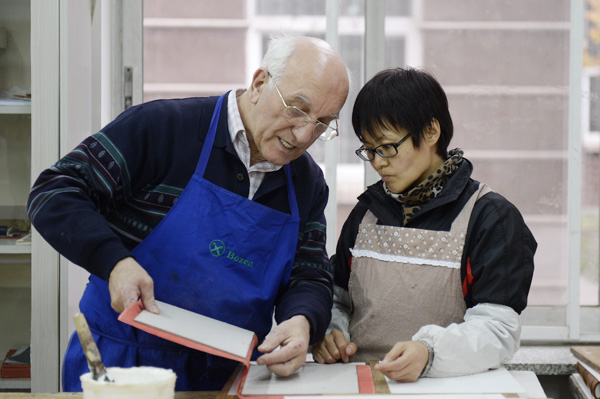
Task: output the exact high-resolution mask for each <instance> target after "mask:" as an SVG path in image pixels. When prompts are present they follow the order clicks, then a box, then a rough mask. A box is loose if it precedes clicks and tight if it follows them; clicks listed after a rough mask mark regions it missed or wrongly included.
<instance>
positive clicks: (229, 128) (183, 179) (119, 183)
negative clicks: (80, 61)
mask: <svg viewBox="0 0 600 399" xmlns="http://www.w3.org/2000/svg"><path fill="white" fill-rule="evenodd" d="M348 86H349V78H348V72H347V69H346V67H345V65H344V63H343V61H342V59H341V57H340V56H339V54H337V53H336V52H335V51H334V50H333V49H332V48H331V47H330V46H329V45H328V44H327V43H325V42H323V41H321V40H318V39H315V38H310V37H300V36H293V37H278V38H274V39H273V40H272V41H271V42H270V44H269V48H268V51H267V53H266V55H265V57H264V59H263V62H262V65H261V67H260V68H259V69H258V70H256V72H255V73H254V75H253V77H252V83H251V85H250V87H249V88H248V89H247V90H238V91H231V92H229V93H226V94H224V95H222V96H220V97H209V98H187V99H178V100H159V101H154V102H150V103H146V104H142V105H139V106H136V107H133V108H131V109H129V110H127V111H126V112H124V113H123V114H121V115H120V116H119V117H117V118H116V119H115V120H114V121H113V122H111V123H110V124H108V125H107V126H106V127H105V128H103V129H102V130H101V131H100V132H98V133H96V134H94V135H92V136H90V137H89V138H87V139H86V140H84V141H83V142H82V143H81V144H80V145H79V146H78V147H77V148H75V149H74V150H73V151H72V152H71V153H69V154H68V155H66V156H65V157H64V158H62V159H61V160H59V161H58V162H57V163H56V164H55V165H53V166H52V167H50V168H49V169H47V170H46V171H44V172H43V173H42V174H41V175H40V177H39V178H38V180H37V181H36V183H35V184H34V187H33V188H32V191H31V194H30V198H29V204H28V212H29V216H30V219H31V221H32V223H33V225H34V226H35V227H36V229H37V230H38V231H39V232H40V233H41V234H42V235H43V237H44V238H45V239H46V240H47V241H48V242H49V243H50V244H51V245H52V246H53V247H54V248H55V249H56V250H57V251H58V252H60V253H61V254H63V255H64V256H65V257H67V258H68V259H70V260H71V261H72V262H74V263H76V264H78V265H80V266H82V267H83V268H85V269H86V270H88V271H89V272H90V273H91V276H90V282H89V284H88V285H87V287H86V290H85V292H84V295H83V297H82V299H81V302H80V310H81V312H83V313H84V314H85V315H86V318H87V319H88V323H89V324H90V328H91V329H92V332H93V334H94V337H95V339H96V341H97V342H98V346H99V349H100V352H101V353H102V356H103V360H104V362H105V363H106V365H107V366H120V367H130V366H140V365H147V366H158V367H167V368H171V369H173V370H174V371H175V372H176V373H177V385H176V389H177V390H207V389H219V388H220V387H221V386H222V385H223V384H224V382H225V381H226V380H227V378H228V377H229V375H230V374H231V372H232V371H233V370H234V368H235V367H236V364H235V363H234V362H232V361H230V360H227V359H222V358H216V357H211V356H210V355H208V354H205V353H202V352H198V351H193V350H190V349H188V348H185V347H182V346H179V345H176V344H174V343H171V342H168V341H165V340H162V339H160V338H158V337H155V336H152V335H150V334H146V333H144V332H142V331H139V330H135V329H134V328H132V327H130V326H128V325H125V324H124V323H121V322H119V321H117V317H118V313H119V312H122V311H123V310H124V309H125V308H126V307H127V306H129V305H130V304H132V303H133V302H134V301H136V300H137V299H138V298H141V300H142V302H143V304H144V306H145V308H146V309H147V310H149V311H151V312H155V313H158V312H159V311H160V309H158V307H157V306H156V303H155V298H156V299H158V300H161V301H164V302H167V303H170V304H173V305H176V306H180V307H183V308H185V309H188V310H191V311H194V312H197V313H201V314H204V315H207V316H210V317H214V318H216V319H219V320H222V321H226V322H228V323H231V324H235V325H237V326H240V327H243V328H247V329H250V330H253V331H254V332H256V334H257V335H258V337H259V340H263V339H264V340H263V341H262V343H261V345H260V346H259V347H258V350H259V351H260V352H263V355H262V356H260V357H258V355H259V354H258V353H255V356H254V358H256V357H258V359H257V362H258V363H259V364H264V365H267V366H268V367H269V369H270V370H271V371H273V372H275V373H277V374H279V375H288V374H290V373H292V372H293V371H295V370H296V369H297V368H299V367H300V366H301V365H302V364H303V363H304V360H305V357H306V351H307V348H308V345H309V344H312V343H314V342H316V341H317V340H318V339H320V338H321V337H322V336H323V334H324V332H325V329H326V327H327V325H328V323H329V320H330V317H331V315H330V308H331V305H332V293H331V289H332V277H331V266H330V264H329V261H328V258H327V253H326V251H325V217H324V209H325V205H326V203H327V197H328V188H327V185H326V183H325V181H324V178H323V174H322V172H321V170H320V168H319V167H318V165H317V164H316V163H315V162H314V161H313V160H312V158H311V157H310V156H309V155H308V154H306V153H305V151H306V150H307V149H308V148H309V147H310V146H311V145H312V144H313V143H314V142H315V141H316V140H317V139H322V140H328V139H331V138H333V137H335V136H336V135H337V117H338V113H339V111H340V109H341V108H342V106H343V105H344V102H345V100H346V96H347V93H348ZM274 308H275V309H276V311H275V319H276V321H277V327H276V328H275V329H273V330H272V331H271V332H270V330H271V327H272V317H273V309H274ZM269 332H270V333H269ZM268 333H269V334H268ZM267 334H268V336H267ZM265 337H266V338H265ZM278 347H279V348H280V350H277V351H275V349H276V348H278ZM86 371H87V363H86V360H85V357H84V355H83V352H82V350H81V346H80V343H79V341H78V339H77V338H73V337H72V338H71V341H70V343H69V347H68V349H67V353H66V355H65V362H64V373H63V375H64V379H63V389H64V390H65V391H77V390H80V389H81V386H80V383H79V375H81V374H83V373H84V372H86Z"/></svg>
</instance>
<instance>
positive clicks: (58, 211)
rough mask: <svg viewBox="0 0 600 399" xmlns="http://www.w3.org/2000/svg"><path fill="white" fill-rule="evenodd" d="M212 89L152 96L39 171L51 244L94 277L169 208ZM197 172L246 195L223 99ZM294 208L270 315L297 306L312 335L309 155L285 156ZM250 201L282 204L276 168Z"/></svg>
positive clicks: (318, 308)
mask: <svg viewBox="0 0 600 399" xmlns="http://www.w3.org/2000/svg"><path fill="white" fill-rule="evenodd" d="M216 100H217V98H216V97H210V98H188V99H179V100H158V101H153V102H149V103H145V104H141V105H139V106H136V107H133V108H130V109H128V110H127V111H125V112H124V113H123V114H121V115H120V116H119V117H117V118H116V119H115V120H114V121H113V122H111V123H110V124H108V125H107V126H106V127H104V128H103V129H102V130H101V131H100V132H98V133H96V134H94V135H92V136H90V137H88V138H87V139H85V140H84V141H83V142H82V143H81V144H80V145H78V146H77V148H75V149H74V150H73V151H71V152H70V153H69V154H67V155H66V156H64V157H63V158H62V159H60V160H59V161H58V162H57V163H56V164H54V165H53V166H51V167H50V168H48V169H46V170H45V171H43V172H42V173H41V175H40V176H39V177H38V179H37V181H36V182H35V183H34V186H33V188H32V190H31V193H30V196H29V201H28V214H29V217H30V219H31V222H32V224H33V225H34V226H35V228H36V229H37V230H38V231H39V232H40V233H41V235H42V236H43V237H44V238H45V239H46V241H48V243H50V245H52V246H53V247H54V248H55V249H56V250H57V251H58V252H59V253H61V254H62V255H63V256H65V257H66V258H67V259H69V260H70V261H72V262H74V263H75V264H77V265H79V266H81V267H83V268H85V269H86V270H87V271H89V272H90V273H92V274H95V275H97V276H99V277H101V278H103V279H108V276H109V274H110V272H111V270H112V268H113V267H114V265H115V264H116V263H117V262H118V261H119V260H121V259H123V258H125V257H128V256H131V253H130V250H131V249H133V247H135V246H136V245H137V244H138V243H139V242H141V241H142V240H143V239H144V238H145V237H146V236H147V235H148V234H149V233H150V232H151V231H152V229H153V228H154V227H155V226H156V225H157V224H158V223H159V222H160V220H161V219H162V218H163V217H164V216H165V214H166V213H167V212H168V211H169V209H170V208H171V206H172V205H173V204H174V202H175V201H177V198H178V197H179V195H180V194H181V192H182V191H183V189H184V188H185V186H186V184H187V182H188V181H189V179H190V177H191V176H192V175H193V173H194V170H195V167H196V164H197V162H198V158H199V156H200V151H201V149H202V145H203V143H204V138H205V135H206V132H207V130H208V126H209V124H210V119H211V116H212V112H213V109H214V106H215V103H216ZM223 108H224V109H223V110H222V112H221V115H220V119H219V128H218V130H217V136H216V137H215V142H214V144H213V149H212V152H211V156H210V159H209V163H208V165H207V168H206V172H205V175H204V178H205V179H207V180H208V181H210V182H212V183H214V184H216V185H218V186H221V187H223V188H225V189H227V190H229V191H232V192H234V193H237V194H239V195H241V196H245V197H247V196H248V190H249V179H248V173H247V170H246V168H245V166H244V165H243V163H242V162H241V161H240V160H239V158H238V156H237V153H236V152H235V149H234V148H233V145H232V143H231V139H230V135H229V132H228V128H227V110H226V102H225V103H224V104H223ZM290 166H291V171H292V178H293V181H294V187H295V191H296V196H297V200H298V208H299V211H300V219H301V221H300V230H299V232H298V242H297V249H296V256H295V261H294V267H293V269H292V275H291V278H290V280H289V282H288V284H287V286H286V287H282V289H281V292H280V294H279V296H278V298H277V299H276V313H275V318H276V320H277V321H278V322H281V321H283V320H287V319H288V318H290V317H292V316H294V315H298V314H302V315H305V316H306V317H307V318H308V319H309V321H310V324H311V343H313V342H314V341H315V340H316V339H318V338H320V337H321V336H322V334H323V333H324V332H325V329H326V327H327V325H328V324H329V319H330V309H331V304H332V291H331V289H332V275H331V271H332V269H331V265H330V262H329V260H328V257H327V253H326V250H325V240H326V236H325V216H324V209H325V206H326V204H327V199H328V193H329V191H328V187H327V185H326V183H325V180H324V177H323V174H322V171H321V169H320V168H319V166H318V165H317V164H316V163H315V162H314V161H313V159H312V158H311V157H310V155H308V154H306V153H305V154H303V155H302V156H301V157H300V158H298V159H296V160H294V161H292V163H291V164H290ZM253 201H256V202H258V203H261V204H263V205H265V206H268V207H270V208H273V209H275V210H278V211H280V212H285V213H290V210H289V205H288V198H287V192H286V178H285V172H284V170H283V169H280V170H278V171H276V172H271V173H268V174H267V176H265V179H264V180H263V182H262V184H261V186H260V187H259V189H258V191H257V192H256V194H255V196H254V198H253Z"/></svg>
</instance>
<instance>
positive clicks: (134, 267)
mask: <svg viewBox="0 0 600 399" xmlns="http://www.w3.org/2000/svg"><path fill="white" fill-rule="evenodd" d="M108 290H109V292H110V305H111V307H112V308H113V309H114V310H115V311H116V312H118V313H121V312H122V311H123V310H125V309H126V308H127V307H129V305H131V304H132V303H134V302H135V301H137V300H138V298H142V303H143V304H144V309H146V310H147V311H149V312H152V313H156V314H158V313H160V311H159V310H158V306H156V302H155V300H154V281H153V280H152V277H150V275H149V274H148V273H147V272H146V270H144V268H143V267H142V266H140V264H139V263H137V262H136V261H135V259H133V258H131V257H129V258H125V259H122V260H120V261H119V262H117V264H116V265H115V267H114V268H113V269H112V271H111V272H110V276H109V277H108Z"/></svg>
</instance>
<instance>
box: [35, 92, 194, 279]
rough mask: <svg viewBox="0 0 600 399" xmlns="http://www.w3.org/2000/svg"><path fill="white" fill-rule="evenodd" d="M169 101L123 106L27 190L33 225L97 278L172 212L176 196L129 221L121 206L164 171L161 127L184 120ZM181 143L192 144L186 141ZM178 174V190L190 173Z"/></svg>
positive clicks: (168, 140)
mask: <svg viewBox="0 0 600 399" xmlns="http://www.w3.org/2000/svg"><path fill="white" fill-rule="evenodd" d="M171 104H172V103H168V102H159V101H156V102H151V103H145V104H142V105H139V106H136V107H132V108H130V109H128V110H127V111H125V112H124V113H122V114H121V115H120V116H119V117H117V118H116V119H115V120H114V121H112V122H111V123H110V124H108V125H107V126H106V127H104V128H103V129H102V130H101V131H100V132H98V133H96V134H94V135H92V136H90V137H88V138H86V139H85V140H84V141H83V142H82V143H81V144H79V145H78V146H77V147H76V148H75V149H74V150H73V151H71V152H70V153H69V154H67V155H65V156H64V157H63V158H61V159H60V160H59V161H58V162H56V163H55V164H54V165H53V166H51V167H50V168H48V169H46V170H45V171H43V172H42V173H41V174H40V176H39V177H38V178H37V180H36V182H35V183H34V185H33V187H32V189H31V192H30V195H29V199H28V215H29V218H30V220H31V222H32V224H33V225H34V227H35V228H36V229H37V230H38V231H39V232H40V234H41V235H42V236H43V237H44V239H45V240H46V241H47V242H48V243H49V244H50V245H51V246H52V247H53V248H54V249H56V250H57V251H58V252H59V253H60V254H62V255H63V256H65V257H66V258H67V259H69V260H70V261H72V262H74V263H75V264H77V265H79V266H81V267H83V268H84V269H86V270H87V271H89V272H90V273H92V274H95V275H97V276H99V277H101V278H103V279H108V276H109V274H110V272H111V271H112V268H113V267H114V265H115V264H116V263H117V262H118V261H119V260H121V259H123V258H125V257H128V256H131V253H130V249H132V248H133V247H134V246H135V245H136V244H137V243H139V242H140V241H141V240H143V238H145V236H146V235H147V234H149V232H150V231H151V230H152V228H153V227H155V226H156V224H158V222H159V221H160V219H161V218H162V216H164V214H166V212H168V209H170V206H171V203H172V200H173V198H174V197H173V198H170V201H165V202H164V206H163V207H162V209H152V211H153V212H148V214H152V218H149V219H148V220H147V221H146V220H145V221H144V223H145V224H144V225H141V224H139V223H138V221H137V220H136V222H135V226H134V225H133V224H134V223H133V222H132V223H129V222H128V221H127V220H128V219H127V218H128V217H129V218H131V217H130V214H127V213H126V212H125V211H122V210H123V209H132V208H133V206H132V205H131V199H132V196H134V195H136V194H137V193H140V192H142V191H143V188H145V187H148V186H149V185H152V184H149V182H152V179H159V178H160V177H161V176H164V175H165V173H169V171H168V170H167V169H168V166H167V165H168V164H169V162H170V158H169V157H171V153H172V152H173V151H172V150H171V149H172V148H173V144H172V143H173V141H174V140H175V138H174V135H173V134H164V132H165V131H168V132H171V131H172V130H173V129H168V126H169V125H172V124H173V121H174V120H176V121H181V120H186V119H185V118H183V117H182V115H181V114H182V112H179V113H177V112H173V109H171V108H174V106H173V105H171ZM169 107H171V108H169ZM177 110H178V108H175V111H177ZM188 114H189V113H188ZM188 119H189V118H188ZM178 123H180V124H181V123H182V122H178ZM177 130H178V131H183V129H177ZM189 130H192V129H189ZM193 131H197V127H196V128H195V129H193ZM185 139H186V138H183V139H182V140H185ZM186 147H188V148H195V147H193V146H192V145H191V144H190V143H189V142H187V144H186ZM170 151H171V152H170ZM190 153H192V150H190ZM180 158H183V157H180ZM184 161H187V158H185V159H184ZM190 163H191V162H190ZM161 168H162V169H161ZM191 171H192V172H193V169H191ZM179 178H180V179H181V182H180V183H182V185H179V187H183V186H184V185H185V182H186V181H187V180H189V175H188V176H184V174H181V173H180V176H179ZM172 186H178V184H177V183H175V184H172ZM165 197H166V196H165ZM167 202H168V205H166V204H167ZM119 222H122V223H129V224H130V225H132V229H131V230H132V231H127V232H123V230H122V229H119V228H118V227H115V226H118V223H119ZM146 222H147V223H146ZM133 230H135V231H133ZM119 231H120V232H122V234H119Z"/></svg>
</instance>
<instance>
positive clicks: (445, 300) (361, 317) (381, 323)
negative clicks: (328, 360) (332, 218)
mask: <svg viewBox="0 0 600 399" xmlns="http://www.w3.org/2000/svg"><path fill="white" fill-rule="evenodd" d="M490 191H491V190H490V189H489V187H487V186H486V185H483V184H481V185H480V187H479V189H478V190H477V191H476V192H475V193H474V194H473V196H472V197H471V198H470V199H469V201H468V202H467V204H466V205H465V206H464V208H463V209H462V211H461V212H460V214H459V215H458V216H457V218H456V219H455V220H454V222H453V223H452V227H451V228H450V231H433V230H422V229H412V228H405V227H395V226H383V225H377V218H376V217H375V215H374V214H373V213H371V211H367V213H366V214H365V216H364V217H363V220H362V222H361V224H360V226H359V229H358V236H357V237H356V244H355V247H354V248H353V249H351V252H352V270H351V272H350V282H349V292H350V297H351V299H352V315H351V318H350V326H349V332H350V338H351V341H352V342H354V343H356V345H357V346H358V352H357V353H356V355H355V356H353V357H352V361H369V360H381V359H383V357H384V356H385V354H386V353H387V352H388V351H389V350H390V349H391V348H392V347H393V346H394V344H396V343H397V342H400V341H410V340H411V337H412V336H413V335H414V334H415V333H416V332H417V331H418V330H419V328H420V327H422V326H424V325H428V324H436V325H439V326H443V327H446V326H448V325H449V324H451V323H460V322H462V321H463V316H464V314H465V311H466V305H465V301H464V298H463V294H462V287H461V281H460V271H461V269H460V268H461V258H462V253H463V247H464V243H465V236H466V233H467V227H468V225H469V219H470V217H471V212H472V211H473V206H474V205H475V202H476V201H477V200H478V199H479V198H480V197H482V196H484V195H485V194H487V193H488V192H490Z"/></svg>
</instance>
